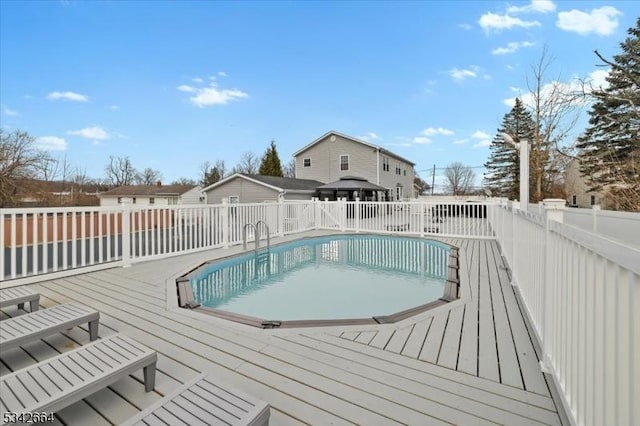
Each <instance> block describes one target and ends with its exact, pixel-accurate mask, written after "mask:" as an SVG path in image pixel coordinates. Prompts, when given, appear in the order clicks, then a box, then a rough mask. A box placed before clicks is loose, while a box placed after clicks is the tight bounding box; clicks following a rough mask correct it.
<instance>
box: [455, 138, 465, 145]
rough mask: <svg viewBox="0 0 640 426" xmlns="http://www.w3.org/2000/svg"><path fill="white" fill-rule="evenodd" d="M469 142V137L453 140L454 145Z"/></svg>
mask: <svg viewBox="0 0 640 426" xmlns="http://www.w3.org/2000/svg"><path fill="white" fill-rule="evenodd" d="M467 142H469V139H456V140H455V141H453V142H451V143H452V144H454V145H464V144H465V143H467Z"/></svg>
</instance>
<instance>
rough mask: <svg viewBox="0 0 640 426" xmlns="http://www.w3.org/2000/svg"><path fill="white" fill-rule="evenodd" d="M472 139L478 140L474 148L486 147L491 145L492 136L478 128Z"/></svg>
mask: <svg viewBox="0 0 640 426" xmlns="http://www.w3.org/2000/svg"><path fill="white" fill-rule="evenodd" d="M471 139H475V140H477V141H478V142H476V143H475V144H474V145H473V147H474V148H485V147H487V146H489V145H491V137H490V136H489V134H488V133H487V132H483V131H482V130H476V131H475V132H473V134H472V135H471Z"/></svg>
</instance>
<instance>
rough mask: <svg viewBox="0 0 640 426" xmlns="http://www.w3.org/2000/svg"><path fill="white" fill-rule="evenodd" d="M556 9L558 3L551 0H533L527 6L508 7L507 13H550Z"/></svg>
mask: <svg viewBox="0 0 640 426" xmlns="http://www.w3.org/2000/svg"><path fill="white" fill-rule="evenodd" d="M554 10H556V5H555V4H554V3H553V1H551V0H531V3H529V4H528V5H525V6H511V7H509V8H508V9H507V13H513V14H517V13H549V12H553V11H554Z"/></svg>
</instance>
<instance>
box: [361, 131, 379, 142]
mask: <svg viewBox="0 0 640 426" xmlns="http://www.w3.org/2000/svg"><path fill="white" fill-rule="evenodd" d="M358 139H362V140H363V141H367V142H369V141H373V140H376V139H380V136H378V135H377V134H376V133H374V132H369V133H366V134H364V135H363V136H358Z"/></svg>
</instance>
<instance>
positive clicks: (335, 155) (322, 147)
mask: <svg viewBox="0 0 640 426" xmlns="http://www.w3.org/2000/svg"><path fill="white" fill-rule="evenodd" d="M332 136H335V141H331V137H332ZM341 155H348V156H349V170H340V156H341ZM384 157H388V158H389V170H388V171H386V170H384V168H383V159H384ZM305 159H310V160H311V166H310V167H304V160H305ZM295 161H296V178H298V179H315V180H318V181H320V182H324V183H329V182H334V181H336V180H338V179H340V178H341V177H343V176H349V175H351V176H358V177H362V178H365V179H367V180H368V181H369V182H372V183H375V184H378V185H380V186H383V187H385V188H387V189H394V188H395V187H396V186H397V184H400V185H401V186H402V188H403V197H402V198H413V196H414V194H413V178H414V172H413V166H412V165H411V164H409V163H407V162H405V161H403V160H401V159H399V158H397V157H395V156H393V155H392V154H391V153H385V152H384V151H380V152H379V154H378V149H377V148H374V147H372V146H368V145H364V144H362V143H359V142H356V141H353V140H350V139H347V138H344V137H342V136H340V135H333V134H329V135H327V136H326V137H325V138H324V139H322V140H321V141H320V142H318V143H316V144H315V145H313V146H311V147H309V148H308V149H306V150H304V151H302V152H301V153H299V154H298V155H297V156H296V157H295ZM398 162H399V164H400V174H397V173H396V164H397V163H398ZM405 170H406V175H405ZM394 191H395V190H394Z"/></svg>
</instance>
